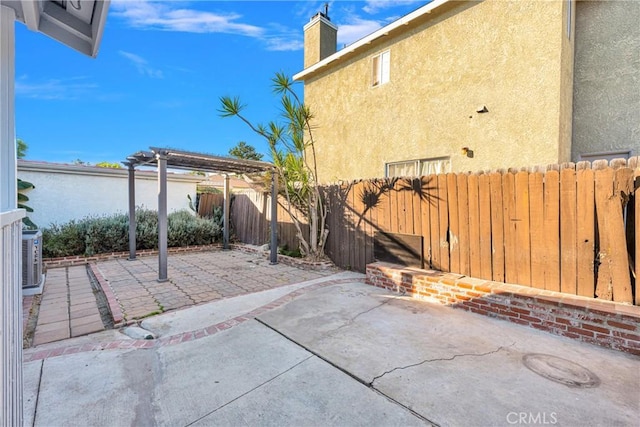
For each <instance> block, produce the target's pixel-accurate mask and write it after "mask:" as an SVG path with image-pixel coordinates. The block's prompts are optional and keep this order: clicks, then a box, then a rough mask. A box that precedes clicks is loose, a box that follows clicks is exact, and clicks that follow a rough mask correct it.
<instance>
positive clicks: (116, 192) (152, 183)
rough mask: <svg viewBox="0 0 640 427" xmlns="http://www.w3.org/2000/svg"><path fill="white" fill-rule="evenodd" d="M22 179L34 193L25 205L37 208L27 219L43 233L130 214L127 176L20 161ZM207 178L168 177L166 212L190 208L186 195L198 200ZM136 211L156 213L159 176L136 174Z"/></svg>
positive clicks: (121, 171)
mask: <svg viewBox="0 0 640 427" xmlns="http://www.w3.org/2000/svg"><path fill="white" fill-rule="evenodd" d="M18 178H20V179H22V180H24V181H29V182H31V183H32V184H33V185H35V187H36V188H35V189H33V190H29V191H27V192H26V193H25V194H26V195H27V197H29V201H28V202H27V203H26V204H27V205H28V206H30V207H32V208H33V209H34V212H32V213H30V214H29V218H31V220H32V221H33V222H34V223H36V224H37V225H38V226H39V227H40V228H43V227H48V226H49V225H50V224H52V223H56V224H63V223H65V222H68V221H70V220H72V219H75V220H80V219H82V218H84V217H86V216H103V215H110V214H113V213H118V212H119V213H126V212H128V206H129V204H128V203H129V202H128V200H129V199H128V197H129V196H128V171H127V169H108V168H99V167H95V166H80V165H66V164H57V163H46V162H34V161H26V160H19V161H18ZM202 180H203V177H198V176H193V175H189V174H184V173H169V174H168V176H167V209H168V211H169V212H170V213H171V212H174V211H177V210H182V209H189V200H188V199H187V194H189V195H191V198H192V199H194V200H195V195H196V185H197V183H198V182H200V181H202ZM136 206H143V207H145V208H147V209H152V210H157V208H158V183H157V173H156V172H155V171H139V170H136Z"/></svg>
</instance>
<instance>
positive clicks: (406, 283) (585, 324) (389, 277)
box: [366, 262, 640, 355]
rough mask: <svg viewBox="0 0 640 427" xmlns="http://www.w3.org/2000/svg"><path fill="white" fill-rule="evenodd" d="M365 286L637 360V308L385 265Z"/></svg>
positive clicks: (373, 269)
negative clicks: (585, 344) (596, 347)
mask: <svg viewBox="0 0 640 427" xmlns="http://www.w3.org/2000/svg"><path fill="white" fill-rule="evenodd" d="M366 283H367V284H369V285H373V286H377V287H380V288H384V289H388V290H391V291H395V292H406V293H408V294H410V295H412V296H413V297H416V298H420V299H426V300H429V301H433V302H437V303H440V304H444V305H449V306H452V307H455V308H461V309H463V310H467V311H471V312H474V313H478V314H482V315H485V316H489V317H494V318H497V319H501V320H507V321H509V322H512V323H517V324H519V325H524V326H528V327H531V328H535V329H538V330H542V331H546V332H550V333H552V334H555V335H561V336H565V337H568V338H572V339H576V340H579V341H583V342H586V343H589V344H596V345H599V346H602V347H607V348H612V349H615V350H620V351H624V352H627V353H631V354H635V355H640V307H638V306H632V305H625V304H619V303H614V302H611V301H599V300H596V299H593V298H587V297H581V296H576V295H569V294H563V293H560V292H552V291H547V290H541V289H536V288H530V287H526V286H519V285H512V284H507V283H499V282H491V281H487V280H482V279H474V278H471V277H467V276H462V275H459V274H453V273H443V272H439V271H434V270H418V269H413V268H404V267H402V266H399V265H395V264H390V263H383V262H379V263H373V264H368V265H367V275H366Z"/></svg>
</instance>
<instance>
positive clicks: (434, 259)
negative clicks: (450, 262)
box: [429, 175, 442, 270]
mask: <svg viewBox="0 0 640 427" xmlns="http://www.w3.org/2000/svg"><path fill="white" fill-rule="evenodd" d="M431 182H432V185H433V190H432V193H433V198H432V200H431V203H430V204H429V221H430V228H431V266H432V267H431V268H433V269H436V270H441V269H442V258H441V257H440V193H439V191H440V186H439V184H438V176H437V175H432V179H431Z"/></svg>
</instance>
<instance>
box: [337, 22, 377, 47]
mask: <svg viewBox="0 0 640 427" xmlns="http://www.w3.org/2000/svg"><path fill="white" fill-rule="evenodd" d="M382 26H383V24H382V23H381V22H379V21H375V20H370V19H362V18H359V17H357V16H351V17H349V18H348V21H347V22H345V23H342V24H340V25H338V47H342V46H343V45H349V44H351V43H353V42H355V41H358V40H360V39H361V38H363V37H365V36H368V35H369V34H371V33H373V32H374V31H376V30H378V29H380V28H382Z"/></svg>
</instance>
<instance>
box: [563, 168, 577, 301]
mask: <svg viewBox="0 0 640 427" xmlns="http://www.w3.org/2000/svg"><path fill="white" fill-rule="evenodd" d="M576 246H577V241H576V172H575V170H573V169H569V168H565V169H562V170H561V171H560V254H561V257H560V291H561V292H564V293H567V294H574V295H575V294H576V290H577V285H576V275H577V266H576V256H577V251H576Z"/></svg>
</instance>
